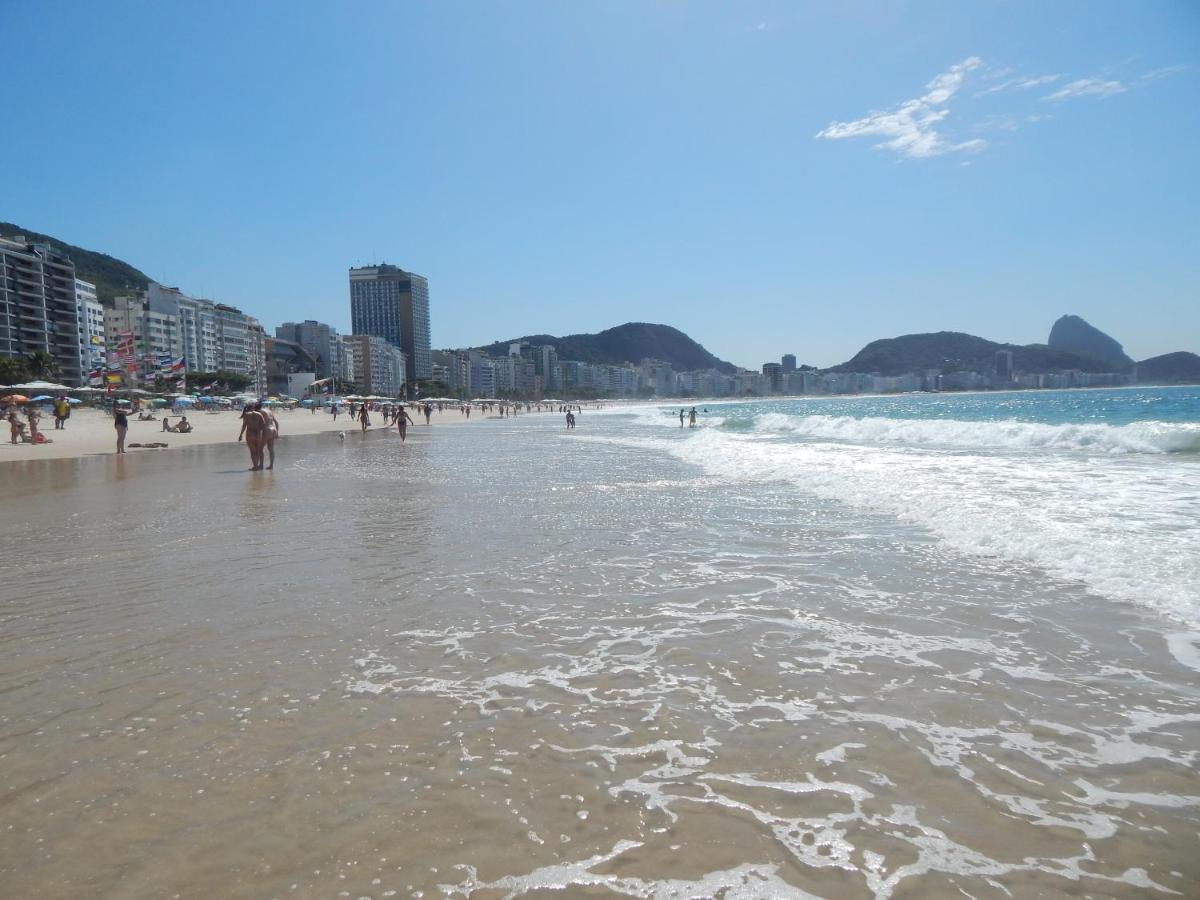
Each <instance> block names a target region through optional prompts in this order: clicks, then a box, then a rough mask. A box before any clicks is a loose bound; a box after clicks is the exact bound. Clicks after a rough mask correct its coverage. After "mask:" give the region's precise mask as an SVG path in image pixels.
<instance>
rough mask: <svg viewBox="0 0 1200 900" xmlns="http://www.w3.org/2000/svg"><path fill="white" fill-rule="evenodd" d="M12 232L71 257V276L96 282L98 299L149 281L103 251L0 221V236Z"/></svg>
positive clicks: (140, 272) (137, 288)
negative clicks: (86, 247) (73, 269)
mask: <svg viewBox="0 0 1200 900" xmlns="http://www.w3.org/2000/svg"><path fill="white" fill-rule="evenodd" d="M16 235H24V236H25V240H26V241H28V242H30V243H34V244H49V245H50V246H51V247H53V248H54V250H55V251H57V252H59V253H62V254H64V255H66V256H69V257H71V261H72V262H74V263H75V276H76V277H77V278H79V279H80V280H82V281H88V282H91V283H92V284H94V285H96V295H97V296H98V297H99V298H100V302H101V303H105V302H111V301H112V298H113V297H116V296H119V295H121V294H128V293H129V292H130V291H134V290H139V291H140V290H145V288H146V285H148V284H149V283H150V281H151V279H150V278H149V277H148V276H147V275H146V274H145V273H144V272H142V271H141V270H139V269H135V268H134V267H133V266H131V265H130V264H129V263H127V262H125V261H123V260H120V259H117V258H116V257H112V256H109V255H108V254H107V253H96V252H95V251H94V250H85V249H83V248H82V247H76V246H75V245H74V244H68V243H66V242H65V241H60V240H59V239H58V238H55V237H51V236H50V235H48V234H40V233H39V232H36V231H32V230H30V229H28V228H22V227H21V226H20V225H14V224H13V223H12V222H0V237H7V238H11V237H14V236H16Z"/></svg>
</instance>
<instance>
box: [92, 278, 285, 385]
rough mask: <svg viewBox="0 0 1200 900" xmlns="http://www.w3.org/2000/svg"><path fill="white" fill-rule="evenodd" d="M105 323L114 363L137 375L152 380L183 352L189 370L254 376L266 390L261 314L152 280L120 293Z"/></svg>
mask: <svg viewBox="0 0 1200 900" xmlns="http://www.w3.org/2000/svg"><path fill="white" fill-rule="evenodd" d="M104 327H105V339H106V342H107V344H108V349H109V355H110V363H112V364H115V365H119V366H120V367H121V368H123V369H124V370H125V371H126V373H127V374H128V375H129V376H130V377H131V379H139V378H140V379H141V380H143V381H145V380H148V379H150V378H152V377H154V376H155V375H156V374H158V373H159V371H160V369H161V368H162V365H163V363H164V361H165V362H173V361H175V360H177V359H180V358H182V359H183V361H184V369H185V370H186V371H188V372H232V373H233V374H235V375H245V376H246V377H248V378H249V379H250V385H249V388H248V389H249V390H252V391H254V392H256V393H262V392H264V391H265V390H266V386H267V371H266V363H267V353H266V334H265V333H264V332H263V328H262V325H261V324H259V322H258V320H257V319H255V318H254V317H253V316H248V315H246V314H245V313H243V312H242V311H241V310H239V309H237V308H235V307H233V306H228V305H226V304H224V303H213V302H212V301H210V300H201V299H198V298H195V297H189V296H187V295H186V294H184V293H183V292H181V291H180V290H179V289H178V288H172V287H164V286H163V285H161V284H154V283H151V284H150V286H149V287H148V288H147V289H146V290H145V291H143V292H140V293H138V294H134V295H131V296H124V297H117V298H116V299H115V300H114V301H113V305H112V306H111V307H109V308H107V309H106V310H105V315H104Z"/></svg>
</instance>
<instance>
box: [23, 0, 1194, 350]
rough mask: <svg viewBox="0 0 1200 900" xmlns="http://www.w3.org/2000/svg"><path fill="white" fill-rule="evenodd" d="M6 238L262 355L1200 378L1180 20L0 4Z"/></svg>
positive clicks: (710, 10) (567, 7)
mask: <svg viewBox="0 0 1200 900" xmlns="http://www.w3.org/2000/svg"><path fill="white" fill-rule="evenodd" d="M0 41H2V44H3V48H4V52H3V53H2V54H0V77H2V78H3V83H4V84H5V89H6V95H7V97H8V102H7V103H6V111H5V118H4V121H3V124H0V146H3V153H4V158H5V163H6V165H5V169H6V175H5V177H4V179H3V181H2V182H0V183H2V185H3V187H0V220H7V221H13V222H17V223H20V224H21V225H23V226H25V227H27V228H29V229H32V230H37V231H42V232H47V233H50V234H54V235H56V236H58V237H61V238H62V239H64V240H67V241H69V242H72V243H76V244H79V245H81V246H86V247H89V248H92V249H97V250H102V251H104V252H108V253H111V254H113V255H114V256H118V257H121V258H123V259H126V260H128V261H129V262H132V263H133V264H135V265H137V266H139V267H140V268H142V269H143V270H144V271H145V272H146V273H147V274H149V275H150V276H151V277H153V278H155V279H157V280H160V281H163V282H164V283H167V284H173V285H177V286H179V287H180V288H182V289H183V290H184V291H186V292H188V293H192V294H195V295H199V296H207V297H211V298H213V299H216V300H220V301H224V302H228V303H233V304H235V305H237V306H239V307H241V308H242V309H244V310H246V311H247V312H250V313H252V314H254V315H257V316H258V317H259V318H260V319H261V320H262V321H263V323H264V325H266V326H267V327H268V329H272V328H273V327H274V326H275V325H276V324H278V323H280V322H283V321H287V320H292V319H300V318H317V319H322V320H325V321H328V322H331V323H332V324H334V325H336V326H338V327H339V328H342V329H343V330H348V326H349V300H348V287H347V276H346V270H347V268H348V267H349V266H351V265H355V264H360V263H367V262H371V261H377V260H386V261H388V262H392V263H395V264H398V265H401V266H404V267H405V268H408V269H411V270H413V271H416V272H420V273H422V274H424V275H426V276H427V277H428V278H429V279H430V292H431V303H432V320H433V340H434V345H435V346H437V347H450V346H465V345H472V344H479V343H484V342H488V341H491V340H498V339H504V338H510V337H515V336H519V335H522V334H528V333H542V332H546V333H551V334H567V333H574V332H580V331H597V330H600V329H603V328H606V327H609V326H612V325H616V324H619V323H621V322H626V321H631V320H632V321H651V322H663V323H667V324H671V325H674V326H676V327H678V328H680V329H682V330H684V331H686V332H687V333H689V334H690V335H692V336H693V337H694V338H696V339H697V340H699V341H700V342H701V343H703V344H704V345H705V346H707V347H708V348H709V349H710V350H712V351H713V352H714V353H716V354H717V355H718V356H720V357H722V358H725V359H729V360H731V361H733V362H735V363H738V364H740V365H745V366H749V367H757V366H758V365H760V364H761V363H762V362H764V361H766V360H770V359H777V358H778V357H779V355H780V354H782V353H786V352H792V353H795V354H796V355H797V356H798V357H799V359H800V360H801V361H802V362H807V363H812V364H816V365H831V364H834V363H837V362H841V361H843V360H845V359H847V358H849V357H850V356H852V355H853V354H854V353H855V352H856V351H857V350H858V349H859V348H860V347H861V346H862V345H863V344H864V343H866V342H867V341H869V340H872V339H875V338H878V337H890V336H894V335H897V334H904V333H909V332H917V331H936V330H942V329H946V330H956V331H967V332H971V333H975V334H981V335H983V336H985V337H989V338H992V339H995V340H1002V341H1014V342H1018V343H1028V342H1034V341H1044V340H1045V338H1046V335H1047V334H1048V332H1049V328H1050V325H1051V323H1052V322H1053V320H1054V319H1055V318H1057V317H1058V316H1059V315H1061V314H1062V313H1066V312H1070V313H1075V314H1078V315H1082V316H1083V317H1084V318H1086V319H1088V320H1089V321H1091V322H1092V323H1093V324H1095V325H1097V326H1098V327H1100V328H1102V329H1104V330H1105V331H1107V332H1109V333H1110V334H1112V335H1113V336H1114V337H1116V338H1117V339H1118V340H1120V341H1121V342H1123V343H1124V344H1125V347H1126V350H1127V351H1128V352H1129V353H1130V354H1131V355H1132V356H1134V357H1135V358H1139V359H1140V358H1144V357H1147V356H1151V355H1156V354H1159V353H1164V352H1169V351H1172V350H1179V349H1188V350H1193V351H1198V352H1200V290H1198V286H1200V215H1197V210H1198V209H1200V178H1198V175H1197V166H1198V163H1197V161H1198V160H1200V4H1197V3H1194V2H1177V3H1169V2H1161V3H1159V2H1123V3H1106V2H1078V3H1076V2H1053V3H1046V2H1030V3H1021V2H998V0H993V2H976V3H969V2H958V0H955V2H921V3H915V2H913V3H901V2H879V0H876V2H865V0H864V2H857V0H836V2H818V3H800V2H779V3H775V2H752V0H746V2H739V3H696V2H684V0H660V2H650V0H647V2H603V3H601V2H584V0H578V2H512V3H499V2H482V0H481V2H468V3H462V2H453V0H449V2H448V0H438V2H430V3H417V2H347V3H328V2H323V3H317V2H295V0H293V2H286V3H285V2H254V3H234V2H211V3H199V2H196V3H185V2H179V3H161V2H105V3H92V2H78V3H61V2H58V3H56V2H46V3H37V4H32V3H18V2H15V0H0Z"/></svg>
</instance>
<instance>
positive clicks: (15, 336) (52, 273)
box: [0, 238, 84, 385]
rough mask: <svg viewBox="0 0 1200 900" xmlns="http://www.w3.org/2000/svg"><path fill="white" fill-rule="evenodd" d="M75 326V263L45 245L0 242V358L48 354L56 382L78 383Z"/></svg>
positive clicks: (78, 371)
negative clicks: (36, 353)
mask: <svg viewBox="0 0 1200 900" xmlns="http://www.w3.org/2000/svg"><path fill="white" fill-rule="evenodd" d="M79 328H80V326H79V301H78V298H77V296H76V293H75V264H74V263H73V262H71V260H70V259H69V258H68V257H66V256H63V255H61V254H59V253H55V252H54V251H52V250H51V249H50V247H49V245H48V244H31V243H26V242H25V241H24V239H23V238H16V239H8V238H0V356H25V355H28V354H30V353H35V352H38V351H42V352H45V353H48V354H50V356H52V357H53V358H54V361H55V362H56V363H57V364H58V375H56V376H55V378H56V379H57V380H58V381H61V382H63V383H64V384H70V385H76V384H80V383H81V382H82V380H83V376H84V373H83V371H82V367H81V365H80V356H79V334H80V330H79Z"/></svg>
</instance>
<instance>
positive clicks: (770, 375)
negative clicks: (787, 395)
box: [762, 363, 783, 394]
mask: <svg viewBox="0 0 1200 900" xmlns="http://www.w3.org/2000/svg"><path fill="white" fill-rule="evenodd" d="M762 374H763V380H764V381H766V383H767V390H768V391H770V392H771V393H772V394H779V393H782V391H783V366H782V365H780V364H779V363H763V367H762Z"/></svg>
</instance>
